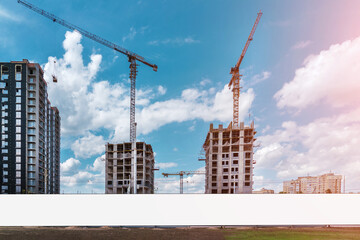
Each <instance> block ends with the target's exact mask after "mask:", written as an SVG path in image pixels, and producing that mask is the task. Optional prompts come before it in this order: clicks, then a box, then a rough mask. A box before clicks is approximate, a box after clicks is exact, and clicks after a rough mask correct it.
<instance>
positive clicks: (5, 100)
mask: <svg viewBox="0 0 360 240" xmlns="http://www.w3.org/2000/svg"><path fill="white" fill-rule="evenodd" d="M7 101H9V99H8V98H7V97H2V98H1V102H7Z"/></svg>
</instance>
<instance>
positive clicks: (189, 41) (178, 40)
mask: <svg viewBox="0 0 360 240" xmlns="http://www.w3.org/2000/svg"><path fill="white" fill-rule="evenodd" d="M199 42H200V41H199V40H196V39H194V38H192V37H190V36H189V37H185V38H180V37H177V38H167V39H164V40H153V41H150V42H148V44H149V45H154V46H158V45H169V44H170V45H177V46H182V45H186V44H194V43H199Z"/></svg>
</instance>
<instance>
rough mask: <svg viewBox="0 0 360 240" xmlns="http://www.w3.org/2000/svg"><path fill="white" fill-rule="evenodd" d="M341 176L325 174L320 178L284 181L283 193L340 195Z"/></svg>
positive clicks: (308, 177) (299, 178) (307, 177)
mask: <svg viewBox="0 0 360 240" xmlns="http://www.w3.org/2000/svg"><path fill="white" fill-rule="evenodd" d="M341 179H342V176H341V175H335V174H334V173H326V174H323V175H320V176H315V177H312V176H306V177H298V179H296V180H291V181H284V183H283V193H290V194H295V193H305V194H316V193H317V194H323V193H341Z"/></svg>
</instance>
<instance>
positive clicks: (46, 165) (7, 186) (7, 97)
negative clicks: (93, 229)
mask: <svg viewBox="0 0 360 240" xmlns="http://www.w3.org/2000/svg"><path fill="white" fill-rule="evenodd" d="M0 75H1V76H0V77H1V78H0V99H1V112H0V117H1V151H0V192H1V193H10V194H14V193H38V194H41V193H60V115H59V111H58V109H57V108H55V107H51V105H50V101H49V100H48V95H47V84H46V81H45V80H44V78H43V70H42V69H41V67H40V65H39V64H37V63H29V61H28V60H26V59H24V60H23V61H12V62H2V63H0Z"/></svg>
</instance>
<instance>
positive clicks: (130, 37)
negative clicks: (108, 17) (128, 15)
mask: <svg viewBox="0 0 360 240" xmlns="http://www.w3.org/2000/svg"><path fill="white" fill-rule="evenodd" d="M136 34H137V32H136V29H135V28H134V27H131V28H130V32H129V33H128V34H127V35H126V36H124V37H123V38H122V41H123V42H125V41H126V40H133V39H134V38H135V36H136Z"/></svg>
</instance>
